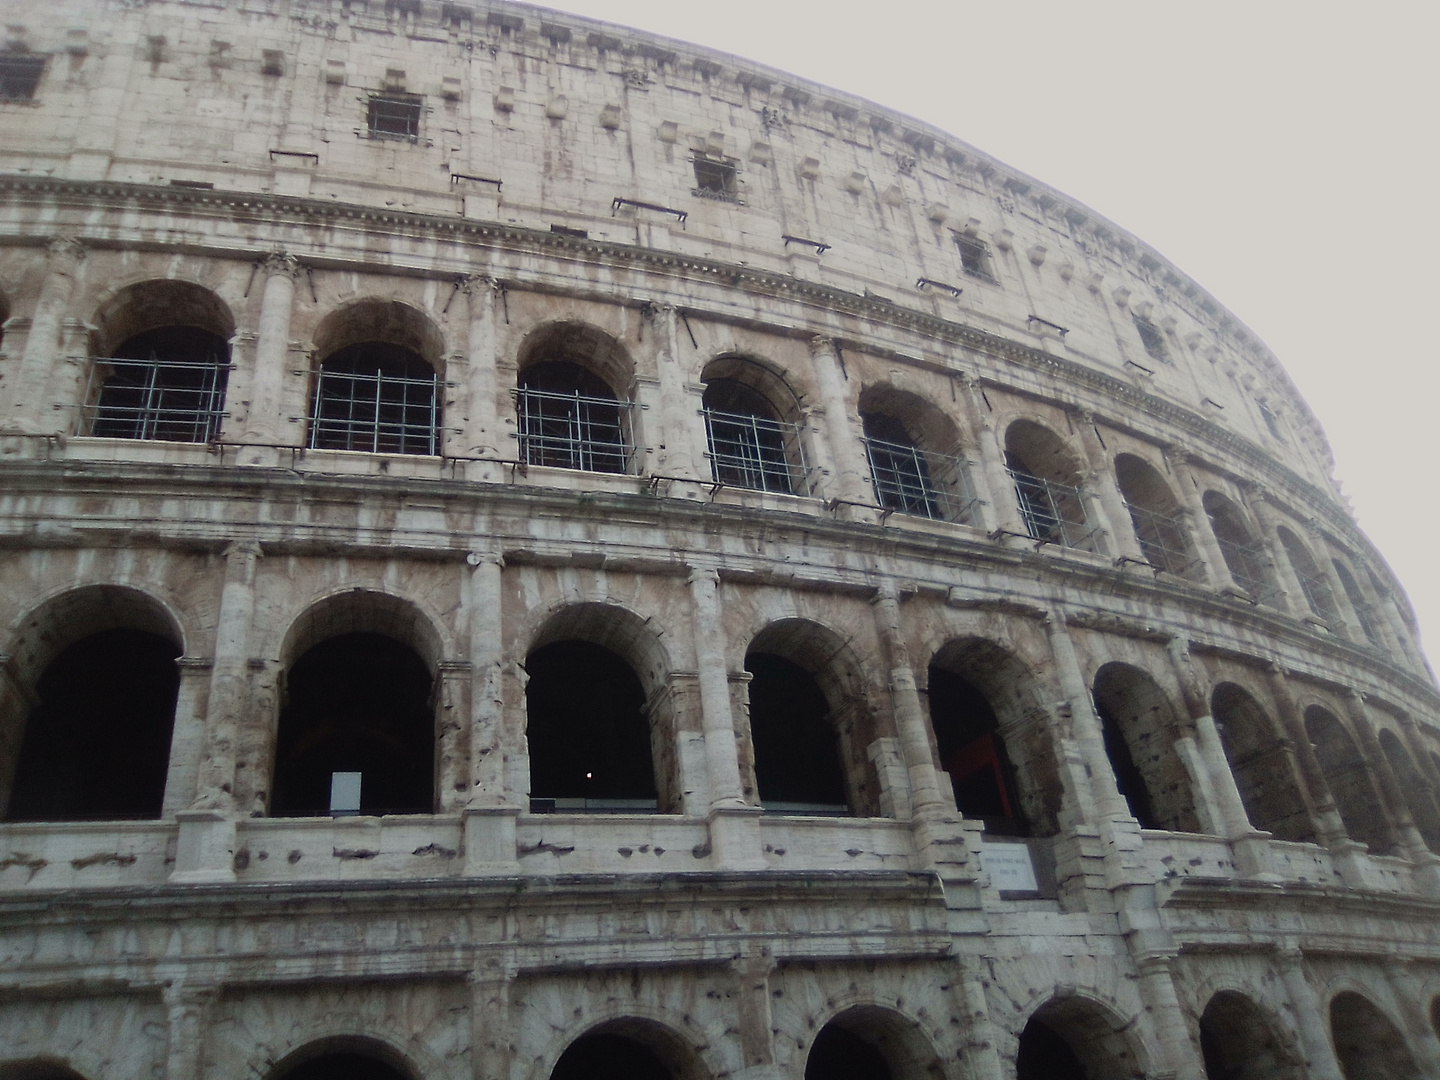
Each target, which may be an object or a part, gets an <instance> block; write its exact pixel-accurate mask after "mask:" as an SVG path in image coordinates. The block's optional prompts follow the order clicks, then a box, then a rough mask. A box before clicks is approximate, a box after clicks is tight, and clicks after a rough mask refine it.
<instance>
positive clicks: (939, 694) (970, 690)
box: [928, 663, 1030, 836]
mask: <svg viewBox="0 0 1440 1080" xmlns="http://www.w3.org/2000/svg"><path fill="white" fill-rule="evenodd" d="M928 683H929V691H930V692H929V698H930V724H931V727H932V728H933V729H934V731H935V745H936V750H937V751H938V752H939V754H940V767H941V768H942V769H944V770H945V772H946V773H948V774H949V776H950V784H951V786H952V787H953V788H954V791H955V806H956V807H957V808H958V809H959V811H960V813H962V814H964V815H965V816H966V817H968V818H979V819H981V820H982V821H984V822H985V831H986V832H988V833H996V834H999V835H1007V836H1026V835H1028V833H1029V831H1030V829H1029V825H1028V823H1027V822H1026V820H1025V816H1024V813H1023V812H1022V811H1021V808H1020V799H1019V796H1018V793H1017V790H1016V786H1015V768H1014V766H1013V765H1011V763H1010V756H1009V755H1008V754H1007V753H1006V752H1005V743H1004V741H1003V740H1002V739H1001V738H1000V720H999V718H998V717H997V716H996V715H995V710H994V709H992V708H991V707H990V702H989V701H987V700H986V699H985V695H984V694H982V693H981V692H980V691H979V689H977V688H976V687H975V686H973V685H972V684H971V683H970V682H969V681H967V680H966V679H965V678H963V677H962V676H960V675H957V674H955V673H954V672H951V671H947V670H946V669H945V668H943V667H939V666H937V665H936V664H934V663H932V664H931V665H930V672H929V677H928Z"/></svg>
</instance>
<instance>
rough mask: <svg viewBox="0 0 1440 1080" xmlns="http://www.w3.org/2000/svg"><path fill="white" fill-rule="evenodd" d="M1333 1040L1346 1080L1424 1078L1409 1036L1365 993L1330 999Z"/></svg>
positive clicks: (1348, 994)
mask: <svg viewBox="0 0 1440 1080" xmlns="http://www.w3.org/2000/svg"><path fill="white" fill-rule="evenodd" d="M1330 1039H1331V1041H1332V1043H1333V1044H1334V1046H1335V1057H1336V1059H1337V1060H1339V1062H1340V1069H1341V1071H1342V1072H1343V1073H1344V1074H1345V1080H1420V1075H1421V1074H1420V1068H1419V1066H1418V1065H1416V1063H1415V1058H1414V1057H1413V1056H1412V1055H1411V1053H1410V1049H1409V1046H1408V1045H1407V1043H1406V1039H1405V1036H1404V1035H1402V1034H1401V1032H1400V1029H1399V1028H1398V1027H1397V1026H1396V1025H1395V1023H1394V1022H1393V1021H1392V1020H1391V1019H1390V1018H1389V1017H1388V1016H1386V1015H1385V1013H1384V1012H1382V1011H1381V1010H1380V1009H1379V1008H1378V1007H1377V1006H1376V1005H1375V1004H1374V1003H1373V1002H1371V1001H1370V999H1369V998H1367V997H1365V996H1363V995H1362V994H1358V993H1356V992H1355V991H1353V990H1344V991H1341V992H1340V993H1338V994H1336V995H1335V996H1334V997H1333V998H1331V999H1330Z"/></svg>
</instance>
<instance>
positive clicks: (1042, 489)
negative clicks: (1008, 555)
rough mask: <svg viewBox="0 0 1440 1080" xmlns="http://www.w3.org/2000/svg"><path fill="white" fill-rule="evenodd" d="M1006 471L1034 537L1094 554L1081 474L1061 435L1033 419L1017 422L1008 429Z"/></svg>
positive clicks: (1026, 528) (1091, 529) (1023, 517)
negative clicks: (1086, 515) (1081, 486)
mask: <svg viewBox="0 0 1440 1080" xmlns="http://www.w3.org/2000/svg"><path fill="white" fill-rule="evenodd" d="M1005 467H1006V469H1007V470H1008V471H1009V473H1010V479H1011V480H1012V481H1014V484H1015V498H1016V500H1017V502H1018V505H1019V507H1020V518H1021V520H1022V521H1023V522H1024V523H1025V530H1026V532H1028V533H1029V534H1030V536H1032V537H1033V538H1034V539H1036V540H1040V541H1043V542H1044V543H1047V544H1060V545H1061V546H1063V547H1073V548H1080V549H1081V550H1083V551H1094V550H1095V530H1094V528H1093V527H1091V525H1090V524H1089V522H1088V521H1087V520H1086V517H1085V498H1084V492H1083V491H1081V488H1080V470H1079V468H1078V467H1077V466H1076V464H1075V458H1074V456H1073V455H1072V454H1071V453H1070V452H1069V450H1067V449H1066V447H1065V444H1064V442H1062V441H1061V439H1060V437H1059V436H1058V435H1056V434H1055V433H1054V432H1053V431H1051V430H1050V429H1049V428H1047V427H1044V426H1043V425H1041V424H1037V423H1035V422H1034V421H1033V420H1016V421H1015V422H1014V423H1013V424H1011V425H1010V426H1009V427H1008V428H1007V429H1006V430H1005Z"/></svg>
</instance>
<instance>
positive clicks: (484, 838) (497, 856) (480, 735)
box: [457, 551, 522, 875]
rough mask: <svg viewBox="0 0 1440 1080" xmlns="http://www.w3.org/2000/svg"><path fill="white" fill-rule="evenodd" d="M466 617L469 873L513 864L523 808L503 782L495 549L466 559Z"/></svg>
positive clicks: (499, 574)
mask: <svg viewBox="0 0 1440 1080" xmlns="http://www.w3.org/2000/svg"><path fill="white" fill-rule="evenodd" d="M465 562H466V566H467V567H468V569H469V575H468V579H467V581H466V582H465V589H464V591H463V593H462V595H463V596H464V598H465V599H464V611H463V613H462V614H463V617H464V619H465V625H467V626H468V629H469V637H470V654H469V659H470V666H469V672H470V680H471V682H470V701H469V705H470V715H469V717H468V724H467V727H468V731H467V732H466V738H465V739H463V740H461V741H462V742H463V743H464V745H465V749H466V753H467V762H466V766H465V770H464V777H465V783H466V788H467V790H466V792H464V793H463V794H461V793H459V792H457V795H460V798H459V799H458V804H459V805H460V806H461V807H462V808H463V812H464V827H465V872H466V873H467V874H472V875H473V874H477V873H481V872H484V871H492V870H510V869H513V868H514V866H515V858H516V856H515V826H516V822H517V820H518V818H519V815H520V811H521V809H522V808H521V806H519V805H518V804H517V803H516V802H515V800H514V799H513V798H512V797H511V794H510V792H509V791H508V790H507V788H506V784H505V713H504V702H505V689H504V667H503V665H504V657H505V637H504V634H505V630H504V627H503V626H502V624H501V621H500V613H501V610H502V585H503V570H504V567H505V560H504V558H503V557H502V556H501V555H500V553H499V552H497V551H472V552H471V553H470V554H469V555H467V556H466V558H465Z"/></svg>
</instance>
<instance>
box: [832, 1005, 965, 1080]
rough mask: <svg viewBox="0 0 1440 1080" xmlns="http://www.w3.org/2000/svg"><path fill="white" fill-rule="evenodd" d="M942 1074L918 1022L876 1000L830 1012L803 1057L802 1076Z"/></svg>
mask: <svg viewBox="0 0 1440 1080" xmlns="http://www.w3.org/2000/svg"><path fill="white" fill-rule="evenodd" d="M944 1075H945V1071H944V1069H943V1068H942V1067H941V1065H940V1061H939V1058H938V1057H937V1055H936V1053H935V1048H934V1046H933V1045H932V1044H931V1043H930V1041H929V1039H927V1038H926V1037H925V1035H924V1033H923V1032H921V1030H920V1027H919V1025H917V1024H916V1023H915V1021H913V1020H911V1019H909V1018H908V1017H904V1016H901V1015H900V1014H899V1013H896V1012H893V1011H892V1010H890V1009H885V1008H881V1007H880V1006H877V1005H856V1006H853V1007H851V1008H849V1009H846V1010H845V1011H844V1012H842V1013H840V1014H839V1015H837V1016H835V1017H833V1018H832V1019H831V1020H830V1021H829V1023H827V1024H826V1025H825V1026H824V1027H822V1028H821V1029H820V1032H819V1034H818V1035H816V1036H815V1040H814V1042H812V1043H811V1044H810V1052H809V1054H808V1055H807V1057H806V1059H805V1080H922V1078H925V1077H931V1078H933V1080H942V1078H943V1077H944Z"/></svg>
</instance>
